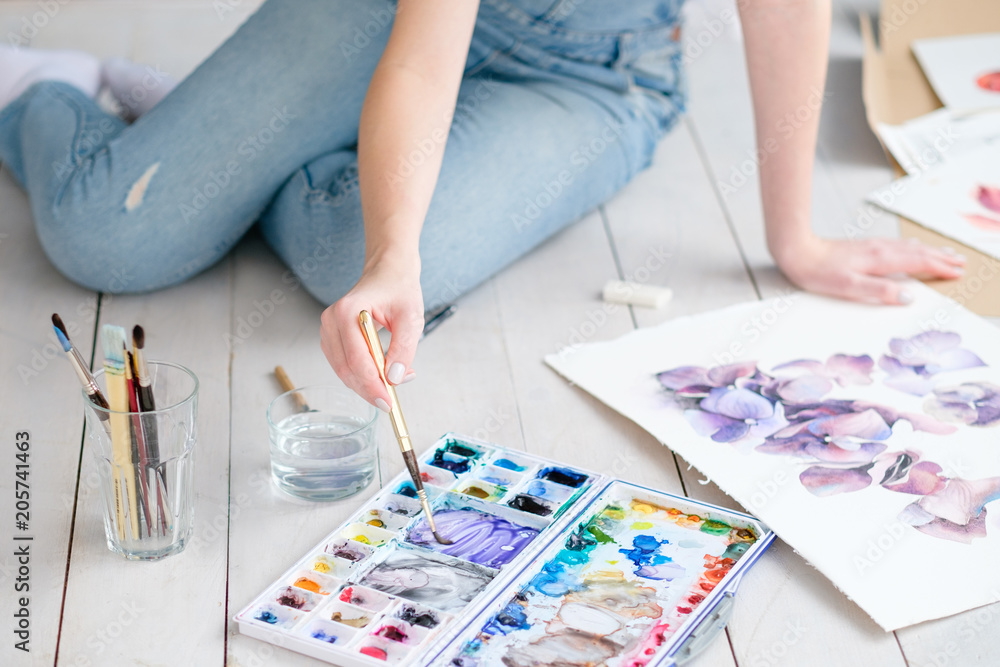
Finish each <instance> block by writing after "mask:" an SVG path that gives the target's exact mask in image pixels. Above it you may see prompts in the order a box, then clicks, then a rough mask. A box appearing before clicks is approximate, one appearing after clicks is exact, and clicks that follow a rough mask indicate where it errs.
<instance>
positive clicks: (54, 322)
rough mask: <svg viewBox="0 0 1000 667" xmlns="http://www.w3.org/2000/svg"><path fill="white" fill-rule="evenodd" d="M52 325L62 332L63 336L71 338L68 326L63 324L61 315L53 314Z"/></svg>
mask: <svg viewBox="0 0 1000 667" xmlns="http://www.w3.org/2000/svg"><path fill="white" fill-rule="evenodd" d="M52 325H53V326H54V327H55V328H56V329H59V331H61V332H62V335H63V336H65V337H66V338H69V332H68V331H66V325H65V324H63V321H62V318H61V317H59V313H52Z"/></svg>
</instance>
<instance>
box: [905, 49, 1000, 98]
mask: <svg viewBox="0 0 1000 667" xmlns="http://www.w3.org/2000/svg"><path fill="white" fill-rule="evenodd" d="M910 46H911V48H912V49H913V54H914V55H915V56H916V57H917V61H918V62H919V63H920V67H921V69H923V70H924V74H925V75H926V76H927V80H928V81H930V82H931V87H933V88H934V92H935V93H937V96H938V98H940V100H941V102H942V103H944V105H945V106H946V107H950V108H952V109H954V110H956V111H971V110H974V109H986V108H989V107H1000V33H985V34H981V35H958V36H955V37H934V38H930V39H917V40H914V41H913V43H912V44H911V45H910Z"/></svg>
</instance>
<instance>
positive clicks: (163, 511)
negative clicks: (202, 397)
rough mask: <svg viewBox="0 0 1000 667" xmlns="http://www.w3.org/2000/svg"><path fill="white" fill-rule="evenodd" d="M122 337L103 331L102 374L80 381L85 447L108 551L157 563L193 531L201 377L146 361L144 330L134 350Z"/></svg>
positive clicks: (112, 329)
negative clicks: (93, 470)
mask: <svg viewBox="0 0 1000 667" xmlns="http://www.w3.org/2000/svg"><path fill="white" fill-rule="evenodd" d="M57 330H58V325H57ZM125 335H126V334H125V330H124V329H123V328H121V327H116V326H112V325H105V326H104V327H103V328H102V331H101V336H102V347H103V350H104V359H105V363H104V368H103V369H101V370H100V371H98V372H97V373H95V374H94V376H92V378H90V381H89V382H87V381H86V378H85V377H83V376H81V380H82V381H83V384H84V391H83V393H84V399H85V400H84V405H85V407H86V417H87V420H86V421H87V428H86V443H87V447H88V449H90V451H91V453H92V455H93V460H94V462H95V464H96V466H97V473H98V475H97V479H98V481H99V486H100V492H101V497H102V498H103V501H104V502H103V514H104V530H105V536H106V538H107V544H108V548H109V549H111V550H112V551H114V552H116V553H119V554H121V555H122V556H124V557H125V558H128V559H130V560H157V559H160V558H165V557H166V556H169V555H171V554H175V553H178V552H179V551H181V550H183V549H184V547H185V545H186V544H187V542H188V541H189V540H190V539H191V534H192V530H193V526H194V524H193V513H194V507H193V499H194V490H193V483H194V475H193V472H194V449H195V442H196V418H197V414H198V378H197V377H195V375H194V373H192V372H191V371H190V370H188V369H187V368H184V367H183V366H180V365H178V364H172V363H168V362H163V361H146V359H145V355H144V351H143V347H144V338H145V336H144V332H143V331H142V328H141V327H135V329H134V330H133V336H132V343H133V345H132V349H131V350H130V349H129V346H128V343H127V342H126V337H125ZM67 354H71V352H70V351H69V350H67ZM71 361H72V355H71ZM74 366H75V365H74ZM78 373H79V370H78Z"/></svg>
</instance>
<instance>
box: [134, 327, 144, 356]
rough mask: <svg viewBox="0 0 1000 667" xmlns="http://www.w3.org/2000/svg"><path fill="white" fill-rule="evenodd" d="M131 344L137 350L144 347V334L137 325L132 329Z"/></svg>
mask: <svg viewBox="0 0 1000 667" xmlns="http://www.w3.org/2000/svg"><path fill="white" fill-rule="evenodd" d="M132 344H133V345H135V347H136V349H139V350H141V349H142V348H144V347H146V332H145V331H143V330H142V327H141V326H139V325H138V324H137V325H135V327H134V328H133V329H132Z"/></svg>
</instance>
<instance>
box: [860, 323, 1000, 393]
mask: <svg viewBox="0 0 1000 667" xmlns="http://www.w3.org/2000/svg"><path fill="white" fill-rule="evenodd" d="M961 340H962V339H961V336H959V335H958V334H957V333H951V332H948V331H925V332H924V333H920V334H917V335H916V336H913V337H912V338H893V339H892V340H891V341H889V350H890V352H891V354H887V355H883V356H882V358H881V359H879V362H878V363H879V367H880V368H881V369H882V370H884V371H885V372H886V373H888V374H889V377H888V379H886V380H885V384H886V385H887V386H889V387H892V388H893V389H898V390H900V391H903V392H906V393H907V394H913V395H914V396H926V395H927V394H929V393H930V392H931V390H932V389H933V388H934V384H935V383H936V381H937V379H936V378H935V377H934V376H935V375H937V374H939V373H946V372H948V371H960V370H964V369H966V368H975V367H977V366H984V365H985V364H984V363H983V362H982V360H981V359H980V358H979V357H977V356H976V355H975V354H973V353H972V352H970V351H969V350H966V349H964V348H962V347H959V344H960V343H961Z"/></svg>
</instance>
